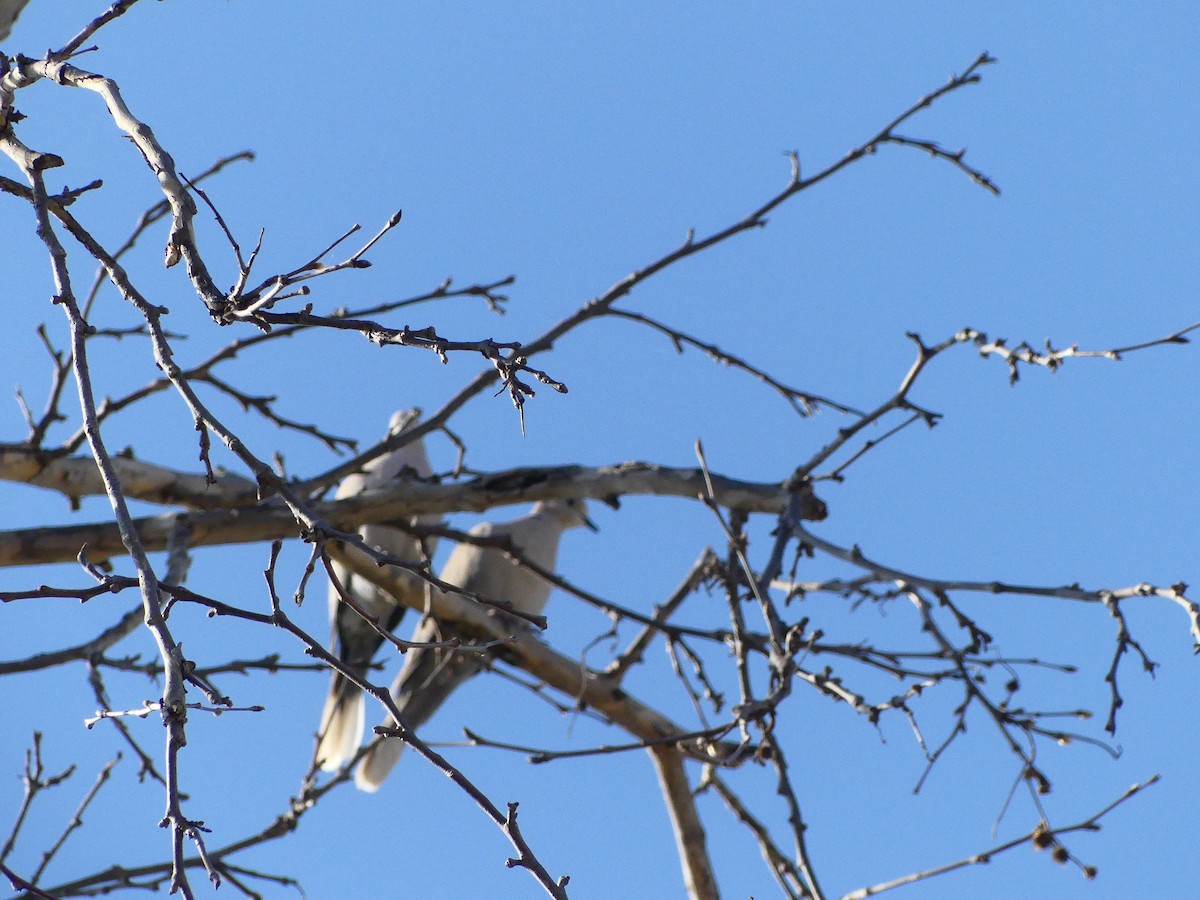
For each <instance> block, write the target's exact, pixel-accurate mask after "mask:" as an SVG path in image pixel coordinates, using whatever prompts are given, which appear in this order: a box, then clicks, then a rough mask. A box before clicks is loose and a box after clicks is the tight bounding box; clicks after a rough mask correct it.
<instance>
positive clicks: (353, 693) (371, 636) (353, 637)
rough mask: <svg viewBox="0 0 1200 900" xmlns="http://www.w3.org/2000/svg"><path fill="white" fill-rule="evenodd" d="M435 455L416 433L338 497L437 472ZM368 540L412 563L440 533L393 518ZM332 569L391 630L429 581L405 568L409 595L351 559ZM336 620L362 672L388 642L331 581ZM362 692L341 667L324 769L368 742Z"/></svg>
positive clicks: (325, 723) (395, 420) (402, 418)
mask: <svg viewBox="0 0 1200 900" xmlns="http://www.w3.org/2000/svg"><path fill="white" fill-rule="evenodd" d="M417 415H418V411H416V410H402V411H400V412H397V413H396V414H395V415H393V416H392V420H391V423H390V424H389V426H388V434H389V435H391V434H395V433H397V432H399V431H401V430H403V429H404V428H405V427H406V426H407V425H408V424H410V423H412V422H414V421H415V420H416V417H417ZM430 471H431V470H430V468H429V459H428V457H426V455H425V445H424V443H423V442H422V441H420V440H416V441H412V442H410V443H408V444H405V445H404V446H403V447H400V448H399V449H396V450H393V451H391V452H390V453H385V454H384V455H383V456H380V457H377V458H375V459H374V460H372V461H371V462H369V463H367V464H366V465H365V466H363V469H362V471H361V472H355V473H353V474H351V475H348V476H347V477H346V478H345V479H344V480H343V481H342V483H341V484H340V485H339V486H338V490H337V494H336V495H335V496H336V498H337V499H339V500H341V499H344V498H346V497H353V496H355V495H356V494H361V493H362V492H363V491H369V490H372V489H374V488H380V487H384V486H386V485H388V484H391V483H392V482H393V481H395V480H396V479H397V478H406V477H407V478H427V477H429V474H430ZM439 520H440V517H438V516H436V515H434V516H420V517H416V518H414V519H413V520H412V524H414V525H418V524H425V525H428V524H434V523H436V522H438V521H439ZM358 533H359V534H360V535H361V536H362V539H363V541H364V542H365V543H366V544H367V546H369V547H376V548H378V549H379V550H382V551H384V552H386V553H390V554H392V555H393V556H397V557H399V558H400V559H402V560H404V561H405V562H411V563H420V562H421V561H422V559H423V558H425V555H426V554H429V553H433V547H434V544H435V543H436V538H430V539H428V540H426V541H425V547H424V549H422V547H421V543H420V541H418V540H417V539H416V538H414V537H412V536H411V535H410V534H408V533H406V532H405V531H402V530H401V529H399V528H394V527H391V526H388V525H364V526H363V527H362V528H360V529H359V532H358ZM333 572H334V575H335V576H336V577H337V580H338V581H339V582H341V585H342V587H343V588H344V589H345V591H346V592H347V593H348V594H349V595H350V596H351V597H352V598H353V599H354V602H355V603H357V604H358V605H359V606H360V607H361V608H362V610H363V611H364V612H367V613H369V614H370V615H372V616H374V617H376V618H377V619H378V621H379V627H380V628H385V629H387V630H388V631H392V630H393V629H395V627H396V626H397V625H399V624H400V619H401V617H402V616H403V615H404V611H405V609H406V608H407V606H406V605H405V604H406V603H407V604H411V603H413V602H415V603H417V604H418V605H420V604H421V603H422V601H423V599H424V592H425V582H424V581H423V580H422V579H421V578H419V577H418V576H416V575H413V574H412V573H409V572H402V571H401V572H399V575H398V578H399V580H400V583H401V584H402V585H403V586H404V591H405V593H406V595H407V596H406V597H403V598H400V599H401V601H402V602H397V599H396V598H394V597H393V596H392V595H390V594H388V593H387V592H385V591H383V590H380V589H379V588H377V587H375V586H374V585H373V584H371V583H370V582H369V581H367V580H366V579H364V578H362V577H360V576H358V575H355V574H354V573H353V572H351V571H350V570H349V569H347V568H346V567H345V566H343V565H341V564H339V563H336V562H335V563H333ZM329 620H330V625H331V627H332V631H333V652H334V653H336V654H337V657H338V659H339V660H341V661H342V662H343V663H344V664H345V665H346V666H347V667H348V668H349V669H350V670H351V671H353V672H354V673H355V674H356V675H359V676H363V675H365V674H366V673H367V670H368V669H369V668H370V666H371V660H372V658H373V657H374V656H375V653H376V652H377V651H378V650H379V647H380V645H381V644H382V643H383V637H382V636H381V635H380V634H379V632H378V631H376V630H375V628H374V627H372V625H371V624H370V623H369V622H367V621H366V620H365V619H363V617H362V616H360V615H359V614H358V613H357V612H356V611H355V610H354V609H353V608H352V607H351V606H349V605H348V604H347V603H345V602H343V601H342V598H341V594H340V593H339V592H338V589H337V586H336V585H335V584H333V583H332V582H331V583H330V585H329ZM363 700H364V698H363V693H362V691H361V690H359V688H358V686H357V685H356V684H354V682H352V681H350V680H349V679H348V678H345V677H344V676H343V675H342V674H341V673H340V672H334V673H333V682H332V684H331V685H330V687H329V697H328V698H327V699H326V701H325V710H324V712H323V713H322V714H321V727H320V730H319V731H318V732H317V752H316V758H317V760H318V761H319V762H320V764H321V768H322V769H325V770H326V771H332V770H334V769H337V768H339V767H340V766H342V765H343V764H344V763H345V762H346V761H347V760H349V759H350V758H351V757H352V756H354V754H355V753H357V752H358V748H359V745H360V744H361V743H362V733H363V726H364V725H365V713H364V709H363Z"/></svg>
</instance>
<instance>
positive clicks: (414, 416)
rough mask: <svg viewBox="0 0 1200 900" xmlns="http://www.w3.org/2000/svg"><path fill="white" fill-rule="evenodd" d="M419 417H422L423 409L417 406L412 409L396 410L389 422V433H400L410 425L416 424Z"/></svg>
mask: <svg viewBox="0 0 1200 900" xmlns="http://www.w3.org/2000/svg"><path fill="white" fill-rule="evenodd" d="M419 418H421V410H420V409H418V408H417V407H415V406H414V407H413V408H412V409H398V410H396V411H395V412H394V413H392V418H391V420H390V421H389V422H388V434H389V435H393V434H399V433H400V432H401V431H403V430H404V429H406V428H408V427H409V426H410V425H413V424H415V423H416V421H417V420H418V419H419Z"/></svg>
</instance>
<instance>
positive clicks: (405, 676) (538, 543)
mask: <svg viewBox="0 0 1200 900" xmlns="http://www.w3.org/2000/svg"><path fill="white" fill-rule="evenodd" d="M581 525H585V526H587V527H588V528H591V529H592V530H593V531H595V530H596V526H595V524H594V523H593V522H592V521H591V520H590V519H589V518H588V517H587V504H586V503H585V501H583V500H575V499H572V500H549V501H544V502H541V503H538V504H536V505H535V506H534V507H533V509H532V510H531V511H530V512H529V514H528V515H526V516H523V517H522V518H520V519H514V520H513V521H511V522H500V523H490V522H484V523H482V524H479V525H476V526H475V527H474V528H472V529H471V530H470V531H469V532H468V534H470V535H471V536H473V537H478V538H489V539H498V538H499V539H503V538H507V539H508V541H509V542H510V544H511V545H512V547H513V549H515V550H516V551H517V552H518V553H519V554H520V555H521V556H522V557H523V558H524V559H527V560H529V562H531V563H533V564H534V565H536V566H538V567H539V568H542V569H545V570H547V571H553V570H554V568H555V565H556V562H557V559H558V542H559V538H560V537H562V533H563V532H564V531H566V530H567V529H569V528H578V527H579V526H581ZM441 580H442V581H444V582H446V583H447V584H453V585H456V586H458V587H461V588H462V589H463V590H464V591H470V592H472V593H475V594H478V595H480V596H483V597H486V598H487V599H489V600H503V601H507V602H509V603H511V604H512V606H513V608H514V609H516V610H518V611H520V612H522V613H528V614H531V615H537V614H539V613H541V611H542V610H543V609H544V608H545V606H546V601H547V600H548V599H549V597H550V588H551V586H550V584H549V583H548V582H546V581H543V580H542V579H541V578H539V577H538V576H537V575H535V574H534V573H533V572H531V571H530V570H529V569H527V568H525V567H524V566H521V565H519V564H517V563H516V562H514V561H513V560H512V559H510V558H509V557H508V556H506V555H505V554H504V551H503V550H500V549H497V548H494V547H478V546H476V545H474V544H466V543H463V544H459V545H458V546H457V547H455V548H454V552H453V553H451V554H450V558H449V559H448V560H447V561H446V565H445V568H443V570H442V573H441ZM456 637H462V635H460V634H459V632H458V630H457V629H456V628H455V627H454V626H452V625H450V624H449V623H441V622H438V621H437V620H435V619H433V618H430V617H428V616H426V617H425V618H424V619H422V620H421V623H420V624H419V625H418V626H417V629H416V631H415V633H414V634H413V636H412V640H413V641H421V642H431V641H446V640H450V639H452V638H456ZM486 665H487V659H486V658H485V655H484V654H481V653H479V652H475V651H470V650H462V649H450V650H437V649H433V648H425V649H414V650H409V651H408V653H407V654H405V657H404V666H403V668H402V669H401V670H400V674H399V675H398V676H397V678H396V683H395V684H393V685H392V697H393V698H394V699H395V701H396V706H397V708H398V709H399V711H400V714H401V715H402V716H403V717H404V721H405V723H406V724H407V726H408V727H409V728H412V729H419V728H420V727H421V726H422V725H423V724H424V723H425V722H426V720H427V719H429V717H430V716H432V715H433V714H434V713H435V712H436V711H437V709H438V707H440V706H441V705H442V703H443V702H445V700H446V698H447V697H449V696H450V694H451V693H452V692H453V691H454V689H455V688H457V687H458V686H459V685H461V684H462V683H463V682H464V681H466V680H467V679H468V678H471V677H472V676H473V675H475V674H476V673H478V672H479V671H480V670H481V669H483V668H484V666H486ZM384 724H385V725H393V724H394V723H393V722H392V720H391V717H390V716H389V717H388V718H387V720H386V721H385V722H384ZM403 749H404V744H403V742H401V741H399V740H386V741H383V742H382V743H379V744H376V745H375V746H374V747H373V748H372V749H370V750H368V751H367V754H366V755H365V756H364V757H363V759H362V762H361V763H360V764H359V767H358V771H357V772H356V773H355V775H354V781H355V784H357V785H358V786H359V787H360V788H361V789H362V790H364V791H376V790H378V789H379V786H380V784H382V783H383V779H384V778H386V777H387V774H388V772H390V771H391V769H392V766H394V765H395V764H396V761H397V760H398V759H399V758H400V753H401V751H402V750H403Z"/></svg>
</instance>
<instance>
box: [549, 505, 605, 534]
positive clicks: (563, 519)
mask: <svg viewBox="0 0 1200 900" xmlns="http://www.w3.org/2000/svg"><path fill="white" fill-rule="evenodd" d="M533 514H534V515H539V514H540V515H545V516H548V517H550V518H553V519H554V520H555V521H557V522H558V523H559V524H560V525H561V526H562V529H563V530H564V531H566V530H567V529H568V528H590V529H591V530H592V531H599V530H600V529H599V528H597V527H596V523H595V522H593V521H592V520H591V519H589V518H588V514H587V500H585V499H584V498H582V497H569V498H568V499H566V500H542V501H539V502H538V503H536V504H535V505H534V507H533Z"/></svg>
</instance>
